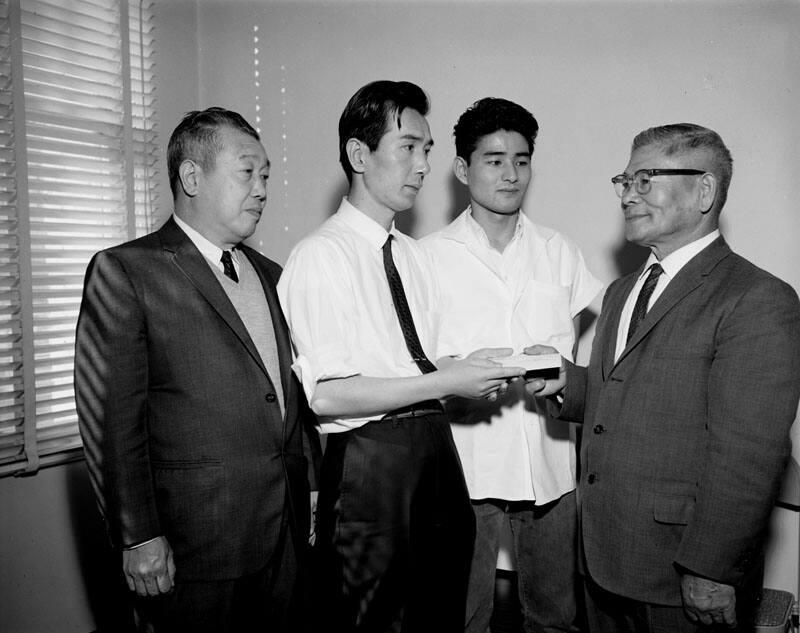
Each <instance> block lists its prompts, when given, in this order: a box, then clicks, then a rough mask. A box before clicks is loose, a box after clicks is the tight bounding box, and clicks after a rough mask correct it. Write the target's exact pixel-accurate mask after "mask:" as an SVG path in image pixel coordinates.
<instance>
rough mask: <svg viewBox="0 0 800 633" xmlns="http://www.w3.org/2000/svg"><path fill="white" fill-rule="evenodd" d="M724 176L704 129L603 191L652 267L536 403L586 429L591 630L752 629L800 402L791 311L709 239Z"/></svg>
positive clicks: (657, 145) (718, 145)
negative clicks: (550, 405)
mask: <svg viewBox="0 0 800 633" xmlns="http://www.w3.org/2000/svg"><path fill="white" fill-rule="evenodd" d="M731 173H732V159H731V155H730V152H729V151H728V149H727V147H725V144H724V143H723V141H722V139H721V138H720V137H719V135H718V134H717V133H716V132H713V131H712V130H709V129H706V128H703V127H700V126H698V125H692V124H676V125H666V126H662V127H655V128H651V129H649V130H646V131H644V132H642V133H640V134H639V135H638V136H637V137H636V138H635V139H634V141H633V147H632V151H631V157H630V162H629V163H628V166H627V168H626V169H625V172H624V173H623V174H620V175H619V176H615V177H614V178H613V179H612V183H613V184H614V187H615V188H616V192H617V195H618V196H619V197H620V199H621V206H622V212H623V214H624V216H625V237H626V239H627V240H628V241H630V242H633V243H635V244H639V245H642V246H646V247H648V248H649V249H650V251H651V252H650V256H649V258H648V259H647V261H646V262H645V265H644V266H643V267H642V269H641V270H639V271H638V272H636V273H634V274H632V275H629V276H627V277H624V278H622V279H619V280H617V281H616V282H614V283H613V284H612V285H611V286H610V287H609V289H608V291H607V293H606V295H605V298H604V300H603V309H602V314H601V316H600V319H599V320H598V324H597V331H596V334H595V338H594V344H593V349H592V355H591V360H590V363H589V367H588V368H581V367H576V366H574V365H572V364H570V363H567V362H565V363H564V365H565V368H564V369H565V371H564V372H563V373H562V375H561V377H560V378H559V380H550V381H547V383H546V384H545V385H544V386H542V387H541V388H540V389H538V393H539V394H541V395H553V396H554V398H555V400H556V401H557V402H558V405H559V409H560V410H559V415H560V417H561V418H562V419H565V420H570V421H576V422H583V424H584V434H583V437H584V442H583V445H582V449H581V480H580V484H579V488H578V494H579V498H580V513H581V544H582V550H583V556H582V561H583V572H584V576H585V579H586V597H587V611H588V619H589V625H590V630H591V631H593V632H594V631H603V632H607V631H630V632H633V631H636V632H637V633H642V632H647V631H699V630H701V629H704V628H705V627H707V626H720V627H722V628H726V629H727V630H732V629H737V627H738V630H749V629H748V625H749V624H750V623H751V620H752V615H753V611H754V607H755V604H756V602H757V599H758V593H759V590H760V587H761V575H762V570H763V538H764V534H765V531H766V529H767V523H768V519H769V515H770V511H771V508H772V505H773V503H774V501H775V497H776V495H777V492H778V489H779V485H780V482H781V475H782V472H783V469H784V467H785V464H786V460H787V458H788V456H789V451H790V442H789V427H790V426H791V424H792V421H793V420H794V417H795V413H796V411H797V404H798V397H799V396H800V378H798V376H800V304H798V299H797V294H796V293H795V291H794V290H793V289H792V288H791V287H790V286H789V285H787V284H786V283H784V282H782V281H781V280H779V279H777V278H775V277H774V276H772V275H770V274H769V273H767V272H765V271H763V270H761V269H759V268H757V267H756V266H754V265H753V264H752V263H750V262H748V261H747V260H745V259H744V258H742V257H740V256H739V255H737V254H735V253H733V252H732V251H731V249H730V247H729V246H728V244H727V243H726V242H725V240H724V239H723V237H722V236H721V235H720V232H719V216H720V212H721V211H722V207H723V205H724V204H725V199H726V197H727V191H728V185H729V183H730V180H731ZM564 383H566V385H565V386H564ZM530 387H531V388H534V389H535V388H537V387H540V384H532V385H531V386H530ZM562 387H563V390H562ZM706 630H707V629H706Z"/></svg>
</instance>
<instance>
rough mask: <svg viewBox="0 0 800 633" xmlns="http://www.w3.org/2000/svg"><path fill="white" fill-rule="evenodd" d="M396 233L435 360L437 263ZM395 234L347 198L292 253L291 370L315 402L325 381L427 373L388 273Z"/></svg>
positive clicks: (352, 424)
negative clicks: (415, 354) (388, 246)
mask: <svg viewBox="0 0 800 633" xmlns="http://www.w3.org/2000/svg"><path fill="white" fill-rule="evenodd" d="M389 232H390V233H391V234H392V235H393V236H394V239H393V240H392V255H393V258H394V262H395V265H396V267H397V270H398V271H399V273H400V277H401V279H402V280H403V286H404V289H405V294H406V298H407V299H408V305H409V307H410V309H411V315H412V317H413V319H414V325H415V326H416V330H417V334H418V335H419V339H420V342H421V343H422V347H423V349H424V350H425V353H426V355H427V356H428V358H430V359H431V361H433V362H435V361H436V357H435V355H434V352H435V351H436V345H435V341H436V336H437V323H438V316H437V314H436V312H435V309H436V306H438V304H439V299H438V289H437V287H436V282H435V278H434V277H433V275H432V272H431V268H432V267H431V263H430V260H429V258H428V256H427V254H426V253H424V252H423V251H422V249H421V248H420V246H419V244H418V243H417V242H416V241H415V240H413V239H412V238H410V237H408V236H407V235H404V234H403V233H400V232H399V231H397V230H396V229H395V228H394V226H392V227H391V229H390V231H389ZM388 236H389V233H388V232H387V231H386V230H385V229H384V228H383V227H382V226H381V225H380V224H378V223H377V222H375V221H374V220H372V219H371V218H369V217H367V216H366V215H365V214H364V213H362V212H361V211H359V210H358V209H356V208H355V207H354V206H353V205H352V204H350V203H349V202H348V201H347V199H346V198H345V199H343V200H342V203H341V205H340V206H339V210H338V211H337V212H336V214H334V215H333V216H332V217H331V218H329V219H328V220H326V221H325V223H324V224H322V226H320V227H319V228H318V229H317V230H316V231H314V232H313V233H312V234H311V235H309V236H308V237H306V238H305V239H303V240H302V241H300V243H298V244H297V246H295V248H294V249H293V250H292V253H291V254H290V255H289V260H288V261H287V262H286V267H285V268H284V271H283V274H282V275H281V280H280V283H279V284H278V296H279V297H280V301H281V305H282V307H283V311H284V314H285V315H286V320H287V322H288V324H289V330H290V331H291V334H292V340H293V342H294V345H295V347H296V351H297V359H296V361H295V363H294V365H293V366H292V367H293V369H294V371H295V373H296V374H297V376H298V378H299V379H300V382H301V383H302V384H303V388H304V390H305V393H306V396H307V397H308V401H309V402H311V400H312V399H313V397H314V390H315V388H316V385H317V383H318V382H319V381H321V380H330V379H333V378H347V377H350V376H358V375H361V376H370V377H377V378H391V377H403V376H418V375H419V374H420V370H419V368H418V367H417V365H416V364H415V363H414V361H413V360H412V358H411V354H410V353H409V351H408V349H407V347H406V342H405V339H404V338H403V333H402V331H401V329H400V322H399V321H398V318H397V313H396V312H395V309H394V304H393V303H392V295H391V291H390V290H389V283H388V281H387V279H386V273H385V271H384V268H383V251H382V248H383V245H384V243H385V242H386V239H387V238H388ZM381 415H382V414H378V415H372V416H369V417H338V418H333V417H320V418H319V421H320V431H321V432H322V433H337V432H341V431H346V430H349V429H353V428H357V427H359V426H361V425H363V424H364V423H366V422H367V421H368V420H374V419H376V418H380V417H381Z"/></svg>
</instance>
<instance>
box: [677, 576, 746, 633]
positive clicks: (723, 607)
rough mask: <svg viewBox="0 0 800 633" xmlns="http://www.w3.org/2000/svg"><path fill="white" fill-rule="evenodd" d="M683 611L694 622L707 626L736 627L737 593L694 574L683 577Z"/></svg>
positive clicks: (727, 586)
mask: <svg viewBox="0 0 800 633" xmlns="http://www.w3.org/2000/svg"><path fill="white" fill-rule="evenodd" d="M681 595H682V596H683V610H684V612H685V613H686V617H687V618H689V619H690V620H691V621H692V622H698V621H699V622H701V623H702V624H705V625H706V626H710V625H712V624H727V625H728V626H729V627H731V628H734V627H736V592H735V590H734V588H733V587H732V586H731V585H724V584H722V583H719V582H714V581H713V580H709V579H707V578H700V577H699V576H693V575H692V574H683V575H682V576H681Z"/></svg>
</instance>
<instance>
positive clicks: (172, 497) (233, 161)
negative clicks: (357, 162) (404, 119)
mask: <svg viewBox="0 0 800 633" xmlns="http://www.w3.org/2000/svg"><path fill="white" fill-rule="evenodd" d="M168 161H169V176H170V185H171V188H172V191H173V197H174V203H175V206H174V212H175V213H174V216H173V217H171V218H170V219H169V220H167V222H166V223H165V224H164V226H162V227H161V228H160V229H159V230H158V231H156V232H154V233H151V234H150V235H147V236H145V237H143V238H140V239H137V240H134V241H131V242H128V243H126V244H122V245H121V246H117V247H114V248H111V249H108V250H105V251H102V252H100V253H98V254H97V255H95V257H94V258H93V259H92V261H91V263H90V265H89V268H88V271H87V273H86V282H85V288H84V296H83V303H82V305H81V313H80V317H79V320H78V329H77V345H76V355H75V367H76V370H75V389H76V400H77V407H78V415H79V422H80V429H81V434H82V437H83V440H84V446H85V452H86V459H87V462H88V465H89V469H90V473H91V476H92V482H93V485H94V487H95V491H96V494H97V498H98V501H99V504H100V507H101V510H102V513H103V515H104V517H105V519H106V522H107V524H108V528H109V533H110V536H111V539H112V541H113V543H114V544H115V545H116V546H117V547H119V548H120V549H122V561H123V562H122V564H123V571H124V574H125V577H126V580H127V582H128V585H129V587H130V589H131V590H132V591H135V592H136V594H137V595H138V596H140V597H141V598H140V599H139V600H138V604H137V613H138V614H139V616H140V617H141V618H144V619H145V620H146V621H148V622H149V624H150V625H152V626H153V627H154V629H155V630H156V631H192V632H197V631H237V632H238V631H250V630H256V629H257V630H270V631H272V630H276V631H294V630H299V629H300V628H301V624H300V620H301V613H302V611H303V608H302V596H303V595H304V590H303V567H304V560H305V556H306V553H305V552H306V547H307V544H308V528H309V485H308V470H307V457H306V453H307V448H304V441H305V440H304V429H305V428H306V425H308V428H310V424H311V422H310V420H309V416H310V413H309V409H308V407H307V403H306V401H305V397H304V395H303V392H302V388H301V387H300V386H299V384H298V382H297V380H296V379H295V378H294V377H293V374H292V371H291V363H292V350H291V344H290V341H289V335H288V331H287V327H286V323H285V321H284V319H283V315H282V312H281V309H280V306H279V304H278V299H277V295H276V292H275V284H276V283H277V281H278V277H279V276H280V273H281V269H280V267H279V266H278V265H277V264H275V263H274V262H272V261H270V260H268V259H266V258H265V257H263V256H261V255H260V254H259V253H257V252H256V251H254V250H253V249H251V248H249V247H247V246H245V245H243V244H242V241H243V240H244V239H246V238H247V237H249V236H250V235H252V233H253V231H254V230H255V228H256V224H257V223H258V221H259V219H260V217H261V213H262V210H263V208H264V204H265V201H266V197H267V190H266V185H267V178H268V175H269V160H268V159H267V154H266V152H265V151H264V148H263V146H262V145H261V142H260V140H259V136H258V133H257V132H256V131H255V130H254V129H253V128H252V127H251V126H250V125H249V124H248V123H247V122H246V121H245V120H244V119H243V118H242V117H241V116H240V115H239V114H237V113H235V112H231V111H228V110H224V109H222V108H209V109H208V110H204V111H202V112H190V113H189V114H187V115H186V116H185V117H184V119H183V120H182V121H181V123H180V124H179V125H178V127H177V128H176V129H175V131H174V132H173V134H172V137H171V138H170V141H169V149H168ZM306 439H307V440H309V441H310V438H306Z"/></svg>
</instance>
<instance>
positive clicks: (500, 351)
mask: <svg viewBox="0 0 800 633" xmlns="http://www.w3.org/2000/svg"><path fill="white" fill-rule="evenodd" d="M512 351H513V350H512V349H511V348H508V347H485V348H482V349H478V350H475V351H474V352H472V353H471V354H470V355H469V356H467V357H466V358H463V359H461V360H455V359H453V360H452V361H449V362H446V363H441V362H440V371H441V377H442V378H443V379H444V380H446V381H447V385H448V387H447V389H446V391H447V393H450V394H451V395H454V396H460V397H462V398H472V399H476V398H486V399H487V400H495V399H497V393H498V391H499V390H500V389H503V390H505V389H507V388H508V381H509V380H510V379H512V378H516V377H519V376H522V375H524V374H525V369H524V368H522V367H506V366H504V365H501V364H500V363H497V362H495V361H493V360H491V359H492V358H499V357H503V356H510V355H511V353H512Z"/></svg>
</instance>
